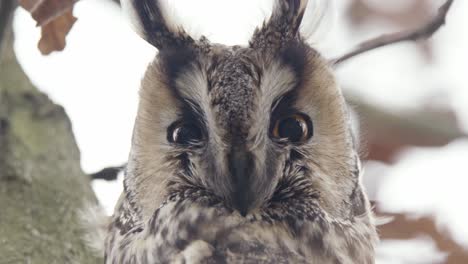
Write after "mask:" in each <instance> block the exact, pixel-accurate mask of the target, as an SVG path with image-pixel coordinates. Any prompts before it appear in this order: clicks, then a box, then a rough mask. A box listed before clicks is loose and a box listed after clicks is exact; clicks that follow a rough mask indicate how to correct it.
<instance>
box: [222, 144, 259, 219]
mask: <svg viewBox="0 0 468 264" xmlns="http://www.w3.org/2000/svg"><path fill="white" fill-rule="evenodd" d="M228 162H229V172H230V176H231V180H232V185H233V186H232V187H233V188H232V193H231V197H230V198H231V203H232V206H233V207H234V209H236V210H237V211H239V213H240V214H241V215H242V216H246V215H247V214H248V213H249V211H250V210H251V209H252V208H253V207H254V203H255V192H254V191H253V190H252V185H253V184H252V183H253V181H254V175H253V172H254V159H253V155H252V153H250V152H248V151H245V150H244V149H243V148H242V147H239V146H236V147H234V148H233V149H232V151H231V152H230V154H229V155H228Z"/></svg>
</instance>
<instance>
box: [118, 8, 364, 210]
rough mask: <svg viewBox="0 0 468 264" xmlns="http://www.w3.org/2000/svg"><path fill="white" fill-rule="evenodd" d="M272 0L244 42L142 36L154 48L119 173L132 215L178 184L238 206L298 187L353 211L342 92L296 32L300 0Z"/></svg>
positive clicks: (253, 205)
mask: <svg viewBox="0 0 468 264" xmlns="http://www.w3.org/2000/svg"><path fill="white" fill-rule="evenodd" d="M143 2H145V1H143ZM278 2H280V3H279V4H278V5H279V6H278V7H277V8H279V9H281V8H283V9H284V10H283V11H282V12H284V14H283V13H279V12H280V11H277V13H274V14H273V16H272V18H271V19H270V20H269V22H268V23H267V24H265V25H264V27H263V28H261V29H259V30H257V31H256V33H255V34H254V36H253V37H252V39H251V41H250V44H249V46H247V47H239V46H234V47H229V46H223V45H218V44H211V43H209V42H208V41H206V40H205V39H202V40H199V41H194V40H193V39H192V38H190V37H188V36H187V35H185V34H184V33H180V32H179V33H178V34H175V35H174V36H173V37H171V38H169V39H168V40H166V42H159V40H152V37H151V36H152V35H151V36H149V35H146V39H147V40H148V41H150V43H151V42H152V41H153V43H154V45H155V46H157V47H158V48H159V50H160V51H159V53H158V55H157V57H156V58H155V60H154V62H153V63H152V64H151V65H150V66H149V67H148V70H147V72H146V74H145V77H144V79H143V82H142V86H141V91H140V105H139V110H138V115H137V119H136V124H135V129H134V137H133V145H132V151H131V155H130V161H129V165H128V174H127V177H126V179H125V187H126V191H127V195H129V196H131V198H132V201H134V202H135V203H137V204H138V208H140V211H141V213H142V215H143V216H145V217H150V215H151V214H152V213H153V212H154V210H155V209H156V208H157V207H158V206H159V205H160V203H161V202H162V201H163V200H165V199H166V198H167V196H168V195H170V193H171V191H173V190H176V189H177V188H180V187H181V186H192V187H195V188H199V189H202V190H204V191H207V192H209V193H211V194H212V195H213V196H215V197H217V198H219V199H220V200H221V201H222V202H223V204H225V206H226V207H227V208H230V209H232V210H234V211H237V212H238V213H240V215H243V216H246V215H248V214H250V213H253V212H258V211H261V210H265V209H267V208H268V207H270V206H276V205H278V204H281V203H282V202H283V201H287V200H288V199H290V198H291V197H300V196H301V195H307V196H311V197H314V198H315V199H316V200H317V202H318V203H319V204H320V205H321V206H322V208H324V210H326V211H327V212H328V213H329V214H331V215H336V216H346V215H347V214H349V213H350V212H351V211H355V210H361V209H360V208H357V209H356V208H355V207H356V202H355V201H354V199H356V197H353V196H356V194H355V193H361V192H356V189H357V188H359V183H358V175H357V174H358V163H359V161H358V158H357V154H356V151H355V149H354V145H353V144H354V143H353V140H352V135H351V131H350V128H349V124H348V118H347V111H346V105H345V102H344V99H343V97H342V95H341V92H340V90H339V88H338V87H337V85H336V83H335V79H334V77H333V74H332V73H331V71H330V68H329V67H328V64H327V62H326V60H324V59H323V58H322V57H321V56H320V55H319V54H318V52H317V51H316V50H314V49H313V48H312V47H310V46H309V45H308V44H306V43H305V42H304V41H303V39H302V38H301V37H300V35H299V33H298V31H297V28H298V25H299V24H300V21H301V18H302V13H303V9H304V8H305V6H303V4H304V3H303V2H306V1H278ZM135 3H138V1H136V2H135ZM138 5H139V4H135V7H136V8H135V9H136V10H137V11H138V10H139V9H138ZM151 19H154V17H153V18H151ZM141 21H142V22H141V24H142V25H143V26H144V25H145V19H144V18H141ZM280 22H281V23H280ZM285 23H286V25H288V27H286V28H284V26H285V25H284V24H285ZM165 30H169V29H167V28H166V29H165ZM147 31H148V30H146V31H145V34H149V33H148V32H147ZM168 32H170V30H169V31H168ZM168 32H163V33H164V34H163V33H161V34H159V35H158V34H156V35H157V36H163V37H164V36H166V35H165V34H167V33H168ZM166 37H167V36H166ZM161 38H162V37H161ZM272 38H273V39H272ZM358 199H360V200H362V199H363V198H362V197H358ZM351 204H354V205H353V208H351ZM358 205H360V206H364V205H363V203H358ZM362 210H363V209H362Z"/></svg>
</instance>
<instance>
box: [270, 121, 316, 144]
mask: <svg viewBox="0 0 468 264" xmlns="http://www.w3.org/2000/svg"><path fill="white" fill-rule="evenodd" d="M312 134H313V126H312V122H311V121H310V118H309V117H308V116H306V115H304V114H293V115H290V116H287V117H286V118H282V119H278V120H277V121H275V123H274V126H273V129H272V131H271V135H272V136H273V137H274V138H276V139H285V140H288V141H289V142H292V143H299V142H304V141H306V140H307V139H309V138H310V137H311V136H312Z"/></svg>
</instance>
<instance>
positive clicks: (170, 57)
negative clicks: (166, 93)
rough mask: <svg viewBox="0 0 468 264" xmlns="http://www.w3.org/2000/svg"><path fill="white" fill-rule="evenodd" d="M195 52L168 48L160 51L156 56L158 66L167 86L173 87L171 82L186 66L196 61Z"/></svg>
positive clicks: (190, 49) (186, 48) (186, 49)
mask: <svg viewBox="0 0 468 264" xmlns="http://www.w3.org/2000/svg"><path fill="white" fill-rule="evenodd" d="M196 57H197V55H196V51H195V50H194V49H192V48H189V47H184V48H181V49H176V48H168V49H164V50H161V51H160V52H159V54H158V59H159V61H160V65H161V66H162V68H163V70H164V72H165V74H166V75H167V78H168V80H169V84H170V85H171V86H173V84H174V83H173V82H174V81H175V79H176V78H177V75H178V74H179V73H180V72H181V71H182V70H183V69H184V68H186V67H187V66H189V65H191V64H192V63H193V62H194V61H195V60H196Z"/></svg>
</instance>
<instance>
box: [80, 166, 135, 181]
mask: <svg viewBox="0 0 468 264" xmlns="http://www.w3.org/2000/svg"><path fill="white" fill-rule="evenodd" d="M125 166H127V164H126V163H125V164H123V165H121V166H117V167H108V168H104V169H102V170H100V171H98V172H95V173H93V174H90V175H89V177H90V178H91V180H106V181H114V180H117V176H118V175H119V173H120V172H121V171H123V170H124V169H125Z"/></svg>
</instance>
